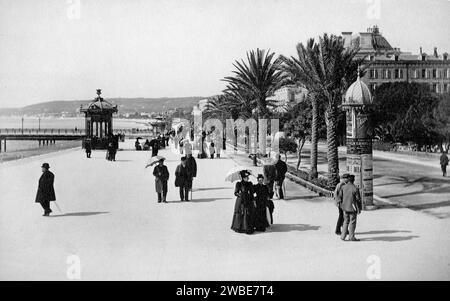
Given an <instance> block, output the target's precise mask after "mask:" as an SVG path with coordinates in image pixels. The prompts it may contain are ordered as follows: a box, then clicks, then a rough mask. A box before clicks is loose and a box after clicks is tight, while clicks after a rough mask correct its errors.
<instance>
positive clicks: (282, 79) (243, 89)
mask: <svg viewBox="0 0 450 301" xmlns="http://www.w3.org/2000/svg"><path fill="white" fill-rule="evenodd" d="M274 55H275V53H274V52H272V53H271V52H270V50H269V51H268V52H266V51H265V50H261V49H259V48H258V49H257V50H256V52H255V51H253V50H252V51H250V52H247V63H246V62H244V60H241V61H240V62H239V61H235V63H234V64H233V66H234V67H235V68H236V70H234V71H233V73H234V76H227V77H225V78H224V79H223V80H224V81H226V82H228V83H229V87H228V89H227V90H226V91H229V92H230V91H231V92H232V93H236V91H239V93H240V94H241V95H245V97H249V98H248V101H249V102H252V101H255V102H256V109H257V110H256V111H257V112H258V118H267V117H268V116H269V110H268V100H267V98H268V97H270V96H272V95H273V94H274V92H275V91H276V90H278V89H279V88H281V87H282V86H284V85H285V84H286V80H287V77H286V75H285V74H284V73H283V72H281V70H280V63H281V61H280V60H279V59H275V60H274V59H273V58H274Z"/></svg>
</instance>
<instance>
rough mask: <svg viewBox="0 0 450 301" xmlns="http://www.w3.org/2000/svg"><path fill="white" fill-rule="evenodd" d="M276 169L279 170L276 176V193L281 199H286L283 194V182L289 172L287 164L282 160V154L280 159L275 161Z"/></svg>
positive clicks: (279, 156)
mask: <svg viewBox="0 0 450 301" xmlns="http://www.w3.org/2000/svg"><path fill="white" fill-rule="evenodd" d="M275 169H276V171H277V173H276V176H275V189H276V191H275V193H276V194H277V196H278V198H279V199H280V200H282V199H284V194H283V182H284V178H285V175H286V172H287V164H286V162H284V161H283V160H281V155H278V161H277V163H275Z"/></svg>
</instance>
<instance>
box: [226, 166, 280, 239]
mask: <svg viewBox="0 0 450 301" xmlns="http://www.w3.org/2000/svg"><path fill="white" fill-rule="evenodd" d="M240 176H241V178H242V180H241V181H239V182H237V183H236V186H235V189H234V195H235V196H236V203H235V206H234V214H233V221H232V223H231V229H232V230H234V231H235V232H238V233H246V234H252V233H254V232H255V231H259V232H264V231H266V229H267V228H268V227H270V225H271V224H273V215H272V214H273V210H274V204H273V201H272V200H271V198H272V197H271V195H270V192H269V187H268V186H267V185H266V184H264V176H263V175H262V174H259V175H258V177H257V180H258V183H257V184H255V185H253V183H252V182H251V181H250V178H249V176H250V173H249V172H248V171H246V170H243V171H241V173H240Z"/></svg>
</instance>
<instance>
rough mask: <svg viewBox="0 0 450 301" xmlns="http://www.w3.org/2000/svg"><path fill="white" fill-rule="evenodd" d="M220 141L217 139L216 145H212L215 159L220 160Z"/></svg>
mask: <svg viewBox="0 0 450 301" xmlns="http://www.w3.org/2000/svg"><path fill="white" fill-rule="evenodd" d="M221 142H222V141H219V139H217V141H216V143H214V146H215V148H216V157H217V158H220V143H221Z"/></svg>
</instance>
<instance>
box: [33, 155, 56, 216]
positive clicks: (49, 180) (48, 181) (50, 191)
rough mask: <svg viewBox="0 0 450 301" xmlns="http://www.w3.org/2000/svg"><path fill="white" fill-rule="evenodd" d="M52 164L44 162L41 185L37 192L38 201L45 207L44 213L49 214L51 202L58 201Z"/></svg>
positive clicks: (40, 179)
mask: <svg viewBox="0 0 450 301" xmlns="http://www.w3.org/2000/svg"><path fill="white" fill-rule="evenodd" d="M49 169H50V165H49V164H48V163H44V164H42V175H41V177H40V178H39V186H38V190H37V193H36V200H35V202H36V203H40V204H41V206H42V208H44V215H43V216H49V215H50V213H51V212H52V210H51V209H50V202H51V201H56V196H55V189H54V187H53V182H54V180H55V175H54V174H53V173H52V172H51V171H49Z"/></svg>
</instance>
